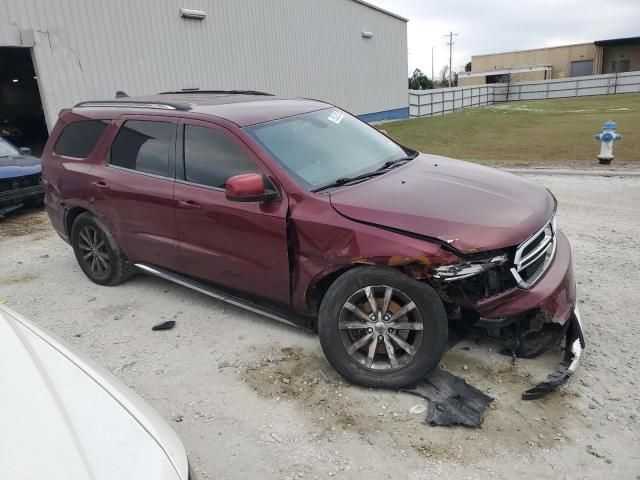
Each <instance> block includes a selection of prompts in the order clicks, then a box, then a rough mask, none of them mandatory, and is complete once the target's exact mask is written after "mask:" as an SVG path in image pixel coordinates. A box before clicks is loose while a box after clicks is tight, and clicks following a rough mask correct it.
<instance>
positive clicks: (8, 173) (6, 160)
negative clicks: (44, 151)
mask: <svg viewBox="0 0 640 480" xmlns="http://www.w3.org/2000/svg"><path fill="white" fill-rule="evenodd" d="M41 171H42V160H40V159H39V158H36V157H32V156H30V155H21V156H16V157H0V180H1V179H3V178H14V177H22V176H24V175H33V174H34V173H40V172H41Z"/></svg>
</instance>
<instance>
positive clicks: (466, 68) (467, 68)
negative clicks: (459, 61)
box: [464, 62, 471, 72]
mask: <svg viewBox="0 0 640 480" xmlns="http://www.w3.org/2000/svg"><path fill="white" fill-rule="evenodd" d="M464 71H465V72H470V71H471V62H469V63H467V64H466V65H465V66H464Z"/></svg>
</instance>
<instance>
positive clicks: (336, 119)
mask: <svg viewBox="0 0 640 480" xmlns="http://www.w3.org/2000/svg"><path fill="white" fill-rule="evenodd" d="M343 118H344V113H342V112H338V111H337V110H334V111H333V112H331V115H329V118H327V120H329V121H330V122H333V123H335V124H336V125H339V124H340V122H341V121H342V119H343Z"/></svg>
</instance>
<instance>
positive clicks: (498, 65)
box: [458, 37, 640, 86]
mask: <svg viewBox="0 0 640 480" xmlns="http://www.w3.org/2000/svg"><path fill="white" fill-rule="evenodd" d="M636 70H640V37H631V38H617V39H613V40H600V41H596V42H592V43H579V44H575V45H564V46H560V47H549V48H537V49H533V50H520V51H515V52H504V53H492V54H488V55H474V56H473V57H472V58H471V71H470V72H460V73H459V74H458V85H461V86H464V85H484V84H487V83H504V82H506V81H509V79H510V80H511V81H512V82H522V81H527V80H547V79H550V78H566V77H580V76H584V75H599V74H603V73H615V72H619V73H621V72H630V71H636Z"/></svg>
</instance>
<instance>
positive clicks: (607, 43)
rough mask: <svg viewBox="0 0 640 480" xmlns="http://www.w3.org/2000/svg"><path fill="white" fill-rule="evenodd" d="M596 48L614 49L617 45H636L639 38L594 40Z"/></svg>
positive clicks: (638, 42) (639, 42)
mask: <svg viewBox="0 0 640 480" xmlns="http://www.w3.org/2000/svg"><path fill="white" fill-rule="evenodd" d="M593 43H595V44H596V45H597V46H598V47H615V46H618V45H637V44H640V37H626V38H612V39H610V40H596V41H595V42H593Z"/></svg>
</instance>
